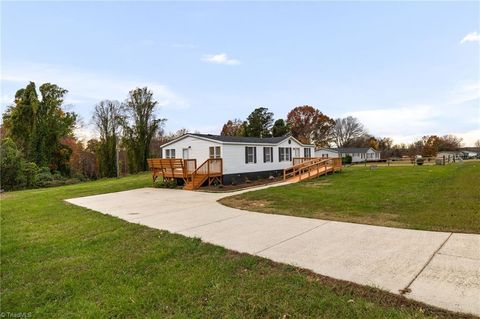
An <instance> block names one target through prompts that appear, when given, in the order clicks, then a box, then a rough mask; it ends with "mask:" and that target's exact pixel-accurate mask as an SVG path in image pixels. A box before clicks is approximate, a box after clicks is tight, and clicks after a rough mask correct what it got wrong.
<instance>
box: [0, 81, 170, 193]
mask: <svg viewBox="0 0 480 319" xmlns="http://www.w3.org/2000/svg"><path fill="white" fill-rule="evenodd" d="M67 92H68V91H67V90H65V89H63V88H61V87H59V86H57V85H55V84H51V83H45V84H42V85H41V86H40V87H39V88H38V91H37V88H36V85H35V83H33V82H30V83H29V84H28V85H27V86H26V87H25V88H22V89H20V90H18V91H17V92H16V94H15V99H14V102H13V104H12V105H11V106H9V107H8V108H7V110H6V111H5V112H4V114H3V116H2V126H1V144H0V147H1V149H0V152H1V154H2V156H1V172H2V174H1V184H2V185H1V186H2V189H5V190H10V189H17V188H24V187H42V186H52V185H62V184H65V183H69V182H76V181H78V180H83V179H86V178H87V179H95V178H99V177H114V176H117V175H118V174H119V170H123V172H129V173H137V172H140V171H145V170H147V168H148V167H147V158H148V157H150V154H151V149H152V148H151V145H152V144H153V143H152V141H153V140H154V139H159V136H158V135H159V133H160V132H163V131H162V125H163V123H164V122H165V119H160V118H157V117H156V110H157V108H158V102H157V101H156V100H155V99H154V98H153V93H152V92H151V91H150V90H149V89H148V88H146V87H144V88H136V89H133V90H131V91H130V92H128V97H127V99H126V100H125V101H124V102H119V101H112V100H103V101H100V102H99V103H97V105H95V108H94V112H93V116H92V119H91V121H92V124H93V125H94V126H95V128H96V130H97V132H98V135H99V138H98V139H91V140H89V141H87V142H86V143H84V141H80V140H78V139H76V137H75V135H74V129H75V128H76V127H77V125H78V115H77V114H76V113H75V112H68V111H67V110H66V109H67V108H66V106H65V105H64V98H65V95H66V94H67ZM157 144H158V143H157ZM157 153H158V152H157Z"/></svg>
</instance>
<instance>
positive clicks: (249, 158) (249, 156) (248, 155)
mask: <svg viewBox="0 0 480 319" xmlns="http://www.w3.org/2000/svg"><path fill="white" fill-rule="evenodd" d="M256 162H257V148H256V147H249V146H246V147H245V163H247V164H248V163H256Z"/></svg>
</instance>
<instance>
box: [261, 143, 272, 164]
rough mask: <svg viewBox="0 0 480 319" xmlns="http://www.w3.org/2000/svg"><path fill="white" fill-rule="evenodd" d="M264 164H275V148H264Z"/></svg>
mask: <svg viewBox="0 0 480 319" xmlns="http://www.w3.org/2000/svg"><path fill="white" fill-rule="evenodd" d="M263 162H264V163H272V162H273V147H264V148H263Z"/></svg>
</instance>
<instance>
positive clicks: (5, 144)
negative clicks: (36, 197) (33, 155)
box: [0, 138, 26, 190]
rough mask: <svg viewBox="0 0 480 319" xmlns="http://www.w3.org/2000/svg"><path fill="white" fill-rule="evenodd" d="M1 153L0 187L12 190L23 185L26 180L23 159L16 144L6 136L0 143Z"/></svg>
mask: <svg viewBox="0 0 480 319" xmlns="http://www.w3.org/2000/svg"><path fill="white" fill-rule="evenodd" d="M0 154H1V159H0V161H1V163H0V170H1V174H0V175H1V180H0V181H1V187H2V188H3V189H5V190H12V189H16V188H20V187H23V186H24V185H25V182H26V178H25V174H24V171H23V166H24V163H25V160H24V159H23V156H22V153H21V152H20V150H19V149H18V148H17V145H16V144H15V143H14V142H13V141H12V140H11V139H10V138H6V139H4V140H3V141H2V143H1V144H0Z"/></svg>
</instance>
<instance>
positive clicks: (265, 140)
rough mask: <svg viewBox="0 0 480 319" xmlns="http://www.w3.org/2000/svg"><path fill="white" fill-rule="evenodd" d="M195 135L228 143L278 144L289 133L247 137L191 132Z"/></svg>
mask: <svg viewBox="0 0 480 319" xmlns="http://www.w3.org/2000/svg"><path fill="white" fill-rule="evenodd" d="M190 135H193V136H198V137H204V138H209V139H211V140H215V141H220V142H226V143H246V144H248V143H256V144H277V143H279V142H281V141H283V140H285V139H287V138H288V137H290V136H289V135H285V136H280V137H245V136H223V135H213V134H190Z"/></svg>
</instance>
